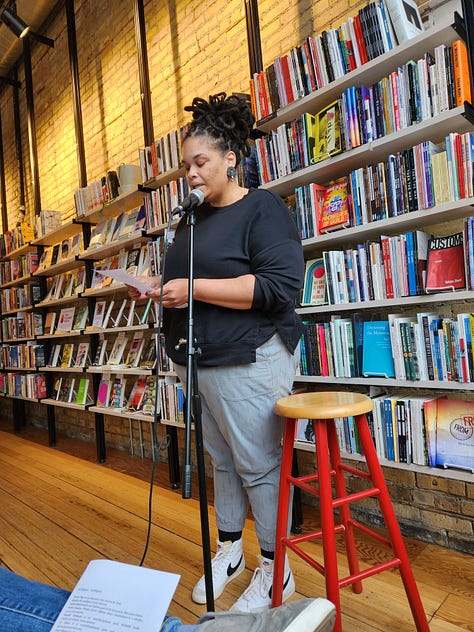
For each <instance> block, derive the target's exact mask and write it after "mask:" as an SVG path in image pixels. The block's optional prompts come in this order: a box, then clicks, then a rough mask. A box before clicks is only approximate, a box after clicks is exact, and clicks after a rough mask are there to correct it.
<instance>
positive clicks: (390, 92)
mask: <svg viewBox="0 0 474 632" xmlns="http://www.w3.org/2000/svg"><path fill="white" fill-rule="evenodd" d="M405 68H407V69H410V72H408V70H406V71H405V72H403V70H404V69H405ZM399 72H400V74H401V77H402V78H401V79H400V80H398V81H397V78H396V77H393V78H390V77H387V78H385V79H383V80H381V81H379V82H378V83H376V84H374V85H373V86H371V87H370V88H366V87H365V86H358V87H356V86H354V87H352V88H348V89H347V90H345V91H344V92H343V94H342V95H341V96H340V97H339V99H337V100H335V101H333V102H332V103H330V104H328V105H326V106H325V107H323V108H322V109H320V110H319V111H318V112H317V113H316V114H310V113H307V112H306V113H304V114H302V115H301V116H299V117H298V118H296V119H294V120H292V121H288V122H285V123H282V124H281V125H278V126H277V127H276V129H275V130H272V131H271V132H270V133H269V134H266V135H264V136H263V137H262V138H257V139H256V141H255V142H256V149H257V158H258V167H259V177H260V183H261V184H264V183H266V182H270V181H272V180H275V179H277V178H280V177H283V176H285V175H288V174H289V173H292V172H294V171H297V170H299V169H302V168H304V167H309V166H310V165H313V164H316V163H318V162H320V161H322V160H325V159H326V158H328V157H330V156H332V155H335V154H338V153H341V152H343V151H348V150H350V149H353V148H355V147H359V146H361V145H364V144H368V143H370V142H372V141H374V140H376V139H378V138H383V137H385V136H387V135H388V134H392V133H395V132H397V131H399V130H401V129H406V128H408V127H410V126H412V125H415V124H416V123H419V122H421V121H424V120H427V119H430V118H432V117H433V116H436V115H438V114H439V113H440V112H441V111H443V110H442V109H441V108H444V107H446V109H452V108H453V107H456V103H457V102H456V101H454V103H453V102H452V100H450V99H448V101H447V105H446V106H445V104H444V102H443V101H441V100H440V101H438V100H437V98H434V97H431V93H428V96H426V98H423V99H422V98H421V96H420V95H421V94H425V93H426V90H424V91H423V92H421V91H420V90H419V87H418V89H416V88H415V87H413V85H410V83H411V84H415V83H416V84H417V85H418V86H420V85H422V84H423V85H425V84H424V80H422V79H418V77H417V73H418V65H417V64H415V63H414V62H413V63H412V64H407V65H406V66H403V67H402V68H401V69H400V70H399ZM397 76H398V75H397ZM408 77H414V78H413V80H412V81H411V82H410V81H408ZM464 82H467V84H469V74H467V77H465V78H464ZM397 86H399V87H400V88H398V87H397ZM436 94H438V93H436ZM467 97H468V98H469V99H470V98H471V95H467Z"/></svg>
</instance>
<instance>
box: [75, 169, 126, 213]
mask: <svg viewBox="0 0 474 632" xmlns="http://www.w3.org/2000/svg"><path fill="white" fill-rule="evenodd" d="M118 195H119V180H118V176H117V172H116V171H113V170H112V171H108V172H107V175H106V176H103V177H102V178H101V179H100V180H96V181H94V182H92V183H91V184H88V185H87V186H85V187H81V188H79V189H76V190H75V191H74V205H75V207H76V215H77V217H82V216H83V215H87V214H88V213H92V212H93V211H98V210H100V209H101V208H103V207H104V206H105V205H106V204H107V203H108V202H110V201H111V200H114V199H115V198H116V197H118Z"/></svg>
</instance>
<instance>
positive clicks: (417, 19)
mask: <svg viewBox="0 0 474 632" xmlns="http://www.w3.org/2000/svg"><path fill="white" fill-rule="evenodd" d="M385 5H386V8H387V10H388V13H389V16H390V20H391V22H392V26H393V30H394V31H395V35H396V38H397V40H398V43H399V44H401V43H402V42H406V41H407V40H409V39H411V38H412V37H416V35H419V34H420V33H422V32H423V30H424V29H423V22H422V21H421V16H420V12H419V10H418V6H417V4H416V2H415V0H385Z"/></svg>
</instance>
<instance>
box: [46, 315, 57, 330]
mask: <svg viewBox="0 0 474 632" xmlns="http://www.w3.org/2000/svg"><path fill="white" fill-rule="evenodd" d="M55 322H56V312H47V313H46V316H45V319H44V333H45V334H52V333H54V323H55Z"/></svg>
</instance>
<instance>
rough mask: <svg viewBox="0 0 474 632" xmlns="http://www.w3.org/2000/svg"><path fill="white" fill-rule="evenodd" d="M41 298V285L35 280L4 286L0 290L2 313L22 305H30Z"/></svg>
mask: <svg viewBox="0 0 474 632" xmlns="http://www.w3.org/2000/svg"><path fill="white" fill-rule="evenodd" d="M40 300H41V286H40V285H39V283H37V282H36V281H32V282H31V283H25V284H24V285H18V286H15V287H10V288H5V289H3V290H1V291H0V306H1V310H2V314H6V313H7V312H12V311H14V310H17V309H23V308H24V307H31V306H32V305H34V304H35V303H39V301H40Z"/></svg>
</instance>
